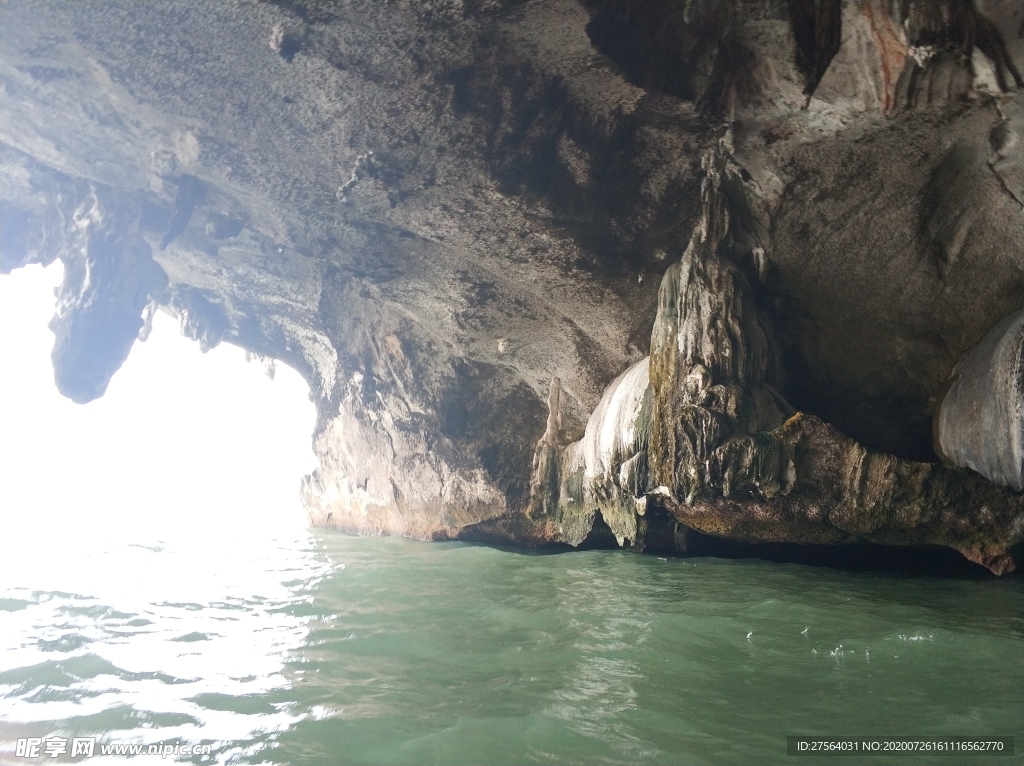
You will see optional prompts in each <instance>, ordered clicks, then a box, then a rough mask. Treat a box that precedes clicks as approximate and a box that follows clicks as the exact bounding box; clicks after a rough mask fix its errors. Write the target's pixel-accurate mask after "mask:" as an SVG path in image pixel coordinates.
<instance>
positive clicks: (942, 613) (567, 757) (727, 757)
mask: <svg viewBox="0 0 1024 766" xmlns="http://www.w3.org/2000/svg"><path fill="white" fill-rule="evenodd" d="M7 554H8V555H7V557H6V558H5V559H4V562H3V563H2V564H0V578H2V579H0V763H8V762H10V763H28V762H29V761H28V760H26V759H19V758H17V757H16V756H15V755H14V752H13V750H14V747H15V745H14V742H15V740H17V739H18V738H24V737H46V736H48V735H51V734H61V735H62V736H65V737H72V736H97V737H99V739H100V741H103V742H137V743H153V742H161V743H167V742H181V743H192V744H195V743H207V744H210V745H211V746H212V754H211V755H210V756H206V757H197V758H192V759H191V760H194V761H195V762H226V763H284V764H325V763H338V764H349V763H351V764H487V763H500V764H520V763H539V764H569V763H573V764H576V763H579V764H632V763H655V764H705V763H706V764H718V763H722V764H761V763H794V764H806V763H838V764H850V763H862V762H892V763H905V764H908V765H909V764H913V763H949V764H953V763H960V762H964V761H965V760H966V762H968V763H977V764H981V763H1020V762H1022V758H1021V756H1020V753H1021V751H1022V748H1024V741H1022V739H1021V737H1022V734H1024V731H1022V729H1024V727H1022V712H1024V683H1022V669H1024V642H1022V628H1024V582H1022V581H1021V580H1019V579H1017V580H1002V581H997V580H974V581H966V580H946V579H938V578H914V579H907V578H898V577H891V576H871V575H864V574H848V573H842V572H837V571H832V570H827V569H815V568H809V567H804V566H798V565H779V564H772V563H766V562H759V561H736V560H721V559H692V560H683V559H669V560H660V559H658V558H655V557H645V556H637V555H632V554H628V553H621V552H614V551H590V552H576V553H568V554H560V555H548V556H530V555H521V554H515V553H509V552H505V551H498V550H494V549H490V548H485V547H474V546H468V545H461V544H448V543H445V544H436V543H417V542H412V541H408V540H400V539H367V538H352V537H346V536H342V535H336V534H319V533H316V534H311V533H308V532H305V531H297V532H295V533H294V534H290V535H278V536H277V537H269V538H258V537H253V538H252V539H249V540H242V541H239V540H237V539H232V538H231V537H223V538H221V539H217V540H214V541H208V542H206V543H203V544H201V545H200V544H198V543H196V542H195V541H193V540H189V539H187V538H186V539H182V540H178V541H165V540H158V541H152V542H151V543H144V544H140V543H138V542H135V543H132V542H129V541H127V540H125V541H120V542H115V541H108V542H106V543H105V544H102V545H93V546H90V547H87V548H84V549H83V547H82V546H77V547H76V546H74V545H73V544H70V543H69V544H68V545H67V546H66V547H65V548H64V549H62V550H61V551H59V552H56V553H55V552H54V551H52V550H48V549H47V548H46V546H45V545H40V546H30V547H29V549H28V550H24V549H21V550H15V549H14V548H13V546H12V547H11V548H10V549H9V550H8V551H7ZM793 734H810V735H859V736H863V735H915V736H917V735H920V736H924V735H935V736H952V735H961V736H962V735H967V736H997V735H1002V736H1007V735H1009V736H1014V737H1015V738H1016V742H1015V746H1016V753H1017V755H1015V756H1014V757H1002V758H971V759H963V758H960V759H957V758H940V757H934V756H933V757H931V758H921V757H913V758H900V759H876V760H874V761H872V760H870V759H869V760H864V759H858V760H855V759H849V758H840V759H838V760H837V759H835V758H826V759H810V758H795V757H791V756H787V755H786V739H785V738H786V736H787V735H793ZM40 760H41V761H45V762H53V761H52V760H51V759H49V758H45V757H44V758H41V759H40ZM147 760H152V761H153V762H154V763H156V762H160V763H167V762H169V761H167V760H161V759H159V758H155V757H154V758H153V759H147V757H146V756H142V757H139V758H136V759H133V760H132V761H131V762H132V763H144V762H147ZM185 760H189V759H185ZM76 762H78V761H77V760H76ZM89 762H90V763H101V762H110V763H114V762H124V759H123V758H118V757H113V756H111V757H109V758H107V759H104V758H102V757H100V756H99V755H97V756H96V757H94V758H92V759H90V760H89Z"/></svg>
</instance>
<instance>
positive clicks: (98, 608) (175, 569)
mask: <svg viewBox="0 0 1024 766" xmlns="http://www.w3.org/2000/svg"><path fill="white" fill-rule="evenodd" d="M274 531H275V532H277V534H276V535H274V534H271V533H270V532H268V530H252V531H251V533H249V534H246V533H244V532H242V531H241V530H237V529H236V530H234V536H233V537H229V536H228V534H227V533H228V532H229V530H227V529H224V530H221V532H222V533H223V534H217V532H216V531H214V532H213V534H210V535H204V536H201V537H200V536H183V535H182V536H179V537H176V538H171V539H159V540H154V539H145V540H142V541H141V542H129V540H130V539H131V538H130V537H128V538H122V539H114V540H111V539H109V538H108V539H104V540H100V539H96V538H93V539H89V538H88V536H83V534H78V535H75V536H65V535H54V534H50V535H47V536H46V537H44V538H41V539H40V538H37V539H40V543H39V544H38V545H26V546H22V547H20V548H12V549H10V550H8V551H7V555H5V556H4V557H3V559H2V560H0V585H2V588H0V721H2V722H3V723H2V724H0V742H2V743H3V744H0V748H2V749H3V750H8V749H9V748H11V747H12V746H13V741H14V740H15V739H17V738H18V737H40V736H43V737H45V736H48V735H51V734H58V733H59V734H60V735H61V736H83V735H84V736H90V735H97V736H101V737H102V738H103V739H104V740H109V741H113V742H141V743H146V744H148V743H153V742H166V741H168V740H180V741H182V742H184V743H197V742H210V743H214V744H215V745H218V744H219V745H224V744H226V743H228V742H232V743H234V744H235V745H237V743H239V742H247V741H248V742H251V743H254V744H255V743H256V742H257V740H259V741H260V742H261V743H262V742H266V741H270V740H272V737H268V736H267V735H268V734H270V733H272V732H275V731H280V730H282V729H284V728H286V727H287V726H289V725H290V724H292V723H294V722H295V721H296V720H298V719H299V718H301V715H300V714H299V713H297V712H296V711H294V710H293V709H292V707H293V706H292V705H291V704H290V703H289V702H287V701H286V697H285V695H282V696H281V702H280V703H271V702H268V701H267V698H266V697H265V696H264V697H263V698H262V699H257V698H256V697H257V695H267V694H268V693H271V692H274V691H275V690H285V689H287V687H288V686H289V685H290V682H289V681H288V679H287V678H286V677H285V675H284V673H283V670H284V664H285V662H286V661H287V660H288V658H289V655H290V654H291V653H292V652H294V651H295V650H297V649H300V648H301V647H302V646H303V643H304V641H305V639H306V637H307V635H308V630H309V622H310V619H311V616H312V615H313V614H314V613H315V612H314V610H313V608H312V599H313V596H312V593H313V590H314V589H315V587H316V585H317V584H318V583H319V582H320V581H321V579H322V578H323V577H325V576H326V575H327V574H328V573H329V572H330V569H331V567H330V564H329V562H327V561H326V559H325V558H324V557H322V556H320V555H319V554H318V553H317V550H316V545H315V542H314V539H313V538H312V536H311V535H310V534H309V533H308V532H306V531H304V530H301V529H298V528H295V529H292V530H281V529H277V530H274ZM282 532H283V533H282ZM135 539H136V540H138V539H139V538H138V537H137V536H136V537H135ZM240 713H241V715H240ZM223 755H225V754H224V753H223V752H222V753H221V756H223ZM0 756H2V750H0ZM94 760H95V759H94Z"/></svg>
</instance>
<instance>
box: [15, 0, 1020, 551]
mask: <svg viewBox="0 0 1024 766" xmlns="http://www.w3.org/2000/svg"><path fill="white" fill-rule="evenodd" d="M1017 6H1018V4H1017V3H1014V2H1010V1H1009V0H977V2H974V3H966V2H959V1H957V2H953V1H952V0H949V1H948V2H947V1H946V0H908V2H902V3H890V2H887V0H856V2H854V0H799V1H794V2H779V1H778V0H737V1H736V2H732V1H731V0H694V1H693V2H682V1H680V2H675V0H657V1H656V2H655V1H653V0H652V1H651V2H639V1H631V0H601V1H600V2H582V0H545V1H544V2H526V3H522V2H514V1H513V0H494V1H493V2H492V1H491V0H488V1H487V2H454V3H453V2H447V1H445V2H441V1H440V0H438V1H435V0H424V1H423V2H417V3H405V4H401V3H400V4H380V3H336V2H328V0H289V2H269V1H267V2H265V1H263V0H253V1H251V2H239V3H228V4H225V3H208V2H202V1H201V0H153V1H152V2H145V3H139V2H136V1H135V0H103V2H96V3H88V4H83V3H45V4H40V3H38V2H34V1H33V0H7V1H6V2H4V3H3V4H2V5H0V81H2V90H0V107H2V108H0V114H2V119H0V166H2V167H0V170H2V175H3V179H4V183H3V184H0V270H3V271H4V272H5V273H6V272H9V271H10V270H11V269H14V268H18V267H20V266H23V265H26V264H30V263H50V262H52V261H53V260H55V259H57V258H59V259H61V260H62V261H63V262H64V264H65V268H66V270H67V273H68V282H67V284H66V286H65V290H64V293H63V297H62V300H61V308H60V313H59V316H58V317H57V318H56V319H55V324H54V327H55V330H56V331H57V336H58V338H57V344H56V346H55V351H54V365H55V372H56V376H57V378H58V381H59V385H60V386H61V388H62V390H64V391H65V392H67V393H68V394H69V395H71V396H72V397H74V398H76V399H79V400H86V399H89V398H93V397H95V396H98V395H100V394H101V393H102V392H103V390H104V389H105V387H106V384H107V381H108V380H109V378H110V376H111V375H112V374H114V372H115V371H116V369H117V367H118V366H119V364H120V363H121V361H123V359H124V358H125V356H126V354H128V353H129V352H130V349H131V346H132V343H133V340H134V339H135V338H136V337H137V336H138V335H140V328H141V335H145V332H146V330H145V327H146V317H147V316H150V315H151V314H152V311H154V310H155V309H156V308H160V309H162V310H167V311H171V312H172V313H175V314H176V315H177V316H178V317H179V318H180V320H181V323H182V330H183V332H185V333H186V334H187V335H188V336H189V337H192V338H194V339H195V340H196V341H197V342H199V343H200V344H201V346H202V347H203V348H211V347H213V346H215V345H216V344H217V343H221V342H229V343H233V344H237V345H239V346H241V347H243V348H245V349H246V350H248V351H250V352H252V353H254V354H257V355H259V356H262V357H265V358H267V359H272V360H278V361H280V362H282V363H285V364H288V365H290V366H292V367H294V368H295V369H297V370H298V371H299V372H300V373H301V374H302V375H303V376H304V377H305V378H306V380H307V381H308V382H309V384H310V390H311V395H312V398H313V399H314V400H315V402H316V406H317V411H318V419H317V425H316V432H315V434H314V445H315V450H316V453H317V456H318V460H319V464H318V467H317V470H316V471H314V472H313V474H312V475H311V476H310V477H308V478H307V479H306V481H305V482H304V484H303V499H304V502H305V503H306V505H307V507H308V508H309V510H310V514H311V518H312V520H313V522H314V523H316V524H325V525H328V526H334V527H338V528H342V529H348V530H353V531H359V532H372V533H382V534H384V533H387V534H409V535H414V536H417V537H422V538H450V537H461V538H465V539H469V538H472V539H477V540H483V541H489V542H504V543H509V544H514V545H519V546H525V545H534V544H546V543H552V542H561V543H566V542H568V543H573V544H576V543H581V544H582V543H583V542H586V541H588V540H589V541H590V543H593V542H594V540H595V539H596V538H597V537H601V536H602V535H603V536H604V537H603V538H602V544H604V542H606V541H607V540H609V539H610V540H616V541H618V542H619V543H621V544H623V545H626V546H629V547H632V548H637V549H640V548H643V547H644V546H646V545H648V542H649V541H653V540H654V539H655V538H658V539H662V538H666V539H670V540H671V539H675V537H677V535H676V534H675V532H676V531H679V530H678V529H677V530H675V531H673V530H672V529H669V530H668V531H667V533H666V532H665V530H661V531H659V528H658V525H659V524H662V523H663V522H664V521H665V519H666V518H670V519H671V522H670V523H671V524H683V525H686V524H692V525H693V527H694V528H699V529H704V530H705V531H711V532H714V533H716V534H723V535H728V536H731V537H733V538H735V539H766V540H767V539H772V540H783V539H785V540H790V541H793V542H803V541H814V540H817V541H856V540H862V539H871V540H878V541H888V542H892V543H898V544H904V543H912V542H921V541H938V542H939V543H941V544H943V545H948V546H950V547H954V548H956V549H957V550H963V551H965V555H970V556H972V557H973V559H974V560H976V561H984V562H988V563H987V564H986V565H989V566H991V567H992V568H993V569H998V570H999V571H1008V569H1009V568H1011V567H1012V566H1013V565H1014V562H1015V560H1016V559H1015V556H1016V555H1018V554H1017V553H1014V551H1017V550H1019V548H1016V549H1015V548H1014V547H1013V546H1014V545H1016V543H1014V542H1013V541H1014V540H1016V539H1017V538H1016V537H1014V535H1015V534H1016V533H1015V532H1013V530H1014V529H1016V528H1017V527H1014V526H1013V523H1011V522H1010V521H1008V519H1010V518H1011V517H1012V516H1013V513H1014V511H1013V508H1014V507H1015V506H1014V502H1016V500H1014V498H1015V497H1019V496H1018V495H1014V494H1013V492H1012V490H1009V489H1006V488H1004V487H998V486H996V485H994V484H992V483H991V482H987V481H986V480H985V479H983V478H981V477H979V476H977V475H974V474H971V473H970V472H967V471H955V470H952V469H947V468H940V467H936V466H931V465H926V462H927V461H929V460H932V461H933V460H935V457H936V456H935V454H934V451H933V448H932V436H931V423H932V420H933V416H934V415H935V407H936V402H937V401H938V400H939V399H940V398H941V393H942V389H943V386H944V384H945V382H946V381H947V380H948V378H949V376H950V374H951V373H952V370H953V367H954V366H955V365H956V364H957V362H958V361H959V360H960V359H961V357H962V356H963V355H964V354H965V353H967V352H968V351H969V349H971V348H974V347H976V346H978V344H979V343H981V342H982V338H983V336H985V334H986V333H987V332H988V331H989V330H990V329H991V328H992V327H993V326H994V325H996V324H997V323H998V322H1000V321H1001V320H1002V319H1003V318H1005V317H1007V316H1010V315H1012V314H1014V313H1015V312H1018V311H1020V309H1021V306H1024V282H1022V280H1021V278H1020V275H1021V273H1022V272H1021V269H1022V260H1021V258H1022V253H1024V203H1022V200H1024V187H1022V184H1021V181H1022V179H1024V142H1022V141H1021V136H1022V135H1024V106H1022V104H1021V100H1020V88H1021V80H1020V72H1021V70H1022V68H1024V40H1022V38H1021V36H1020V32H1019V25H1020V19H1019V8H1018V7H1017ZM76 216H77V218H76ZM76 221H77V223H76ZM161 244H164V245H165V248H166V249H163V250H161V249H160V246H161ZM659 285H660V288H659ZM553 379H557V380H558V381H559V384H558V386H557V392H555V391H554V389H552V388H551V381H552V380H553ZM546 401H547V402H548V406H547V407H546V406H545V402H546ZM791 405H792V406H791ZM796 411H800V412H802V413H805V414H804V415H803V417H802V418H800V419H799V420H798V421H793V420H792V416H793V415H794V413H795V412H796ZM546 418H547V422H546V421H545V419H546ZM794 422H796V423H803V424H804V425H803V426H800V427H799V428H797V427H796V426H795V425H792V424H793V423H794ZM787 423H789V424H790V425H789V426H788V427H787V425H786V424H787ZM826 423H827V424H828V425H825V424H826ZM809 424H820V425H815V426H814V427H813V428H812V427H811V425H809ZM832 427H834V428H832ZM830 429H831V430H830ZM844 434H845V435H846V436H844ZM847 438H849V443H847V442H844V441H842V440H843V439H847ZM538 439H540V441H539V443H538ZM840 444H844V445H846V446H842V447H840V446H837V445H840ZM829 445H832V446H829ZM850 445H853V446H850ZM826 447H827V449H826ZM819 448H820V449H819ZM830 450H831V451H830ZM861 451H863V454H864V455H865V456H867V457H865V458H864V460H865V461H866V462H865V465H868V466H869V467H870V468H871V471H870V472H869V474H870V476H872V477H873V478H872V480H871V483H870V487H869V488H868V489H870V492H868V491H867V490H863V489H857V487H856V486H855V483H851V482H852V481H853V480H852V479H851V480H850V481H846V480H845V479H844V482H845V483H842V482H840V484H841V486H842V487H845V488H846V489H843V490H842V492H841V493H840V496H836V497H833V496H832V495H828V496H827V498H826V494H827V493H828V492H832V491H833V489H832V483H834V482H835V481H836V476H838V475H839V474H835V473H834V472H835V471H837V470H839V467H840V466H845V465H847V464H849V465H853V464H854V463H857V461H856V460H854V459H853V457H850V456H855V455H860V454H861ZM826 453H827V454H834V455H836V456H839V455H845V456H847V457H846V458H843V460H845V461H846V462H843V461H842V460H841V461H839V462H831V463H830V462H828V461H825V462H821V461H816V460H815V459H813V458H814V455H818V454H826ZM847 458H849V459H847ZM1003 458H1005V455H1001V456H1000V457H998V458H990V457H987V458H986V460H987V461H989V462H992V461H993V460H994V461H995V462H996V463H999V464H1000V465H1002V463H1001V462H1000V461H1002V460H1003ZM836 460H839V457H837V458H836ZM922 466H924V467H922ZM843 470H845V469H843ZM851 470H852V469H851ZM858 475H860V474H858ZM993 475H995V474H993ZM842 476H847V477H850V476H854V473H850V472H849V471H847V473H844V474H842ZM865 492H867V494H865ZM823 493H825V494H823ZM858 493H859V494H858ZM872 493H874V494H872ZM878 493H881V494H878ZM915 493H917V494H915ZM964 493H967V494H966V495H965V494H964ZM876 495H877V497H881V498H882V499H877V497H876ZM968 496H969V497H968ZM975 496H976V497H979V498H984V505H983V506H978V507H975V504H972V503H973V501H970V500H969V498H970V497H975ZM829 498H831V499H829ZM864 498H867V499H868V500H870V502H871V504H872V505H871V507H872V508H884V509H886V510H885V513H886V514H890V515H895V516H899V515H900V514H904V515H905V509H906V508H917V509H918V511H915V512H914V513H916V514H917V515H916V516H914V515H913V514H911V515H910V516H906V518H907V519H911V517H913V518H916V519H919V520H920V527H919V528H917V529H916V531H915V527H914V526H913V524H912V523H911V522H910V521H907V522H906V523H903V522H900V524H895V525H894V524H891V523H879V524H874V522H871V523H868V521H867V520H866V519H869V518H870V519H874V518H875V517H876V516H877V514H876V513H875V512H874V511H872V512H871V513H870V514H868V515H867V516H864V515H863V514H860V512H859V511H857V509H858V508H861V505H860V503H861V500H863V499H864ZM872 498H874V499H872ZM886 498H889V499H886ZM965 498H967V499H965ZM826 500H827V501H826ZM883 501H884V502H883ZM688 503H692V505H691V504H688ZM957 503H960V504H961V505H962V506H963V509H964V510H963V513H964V514H966V515H965V516H964V519H966V520H964V519H961V518H960V511H958V510H957V508H958V506H957ZM983 508H985V509H988V510H983ZM666 509H670V510H666ZM716 509H718V510H716ZM815 509H817V510H815ZM828 509H831V510H828ZM901 509H904V510H901ZM726 512H728V514H731V515H728V516H727V515H726ZM879 513H881V511H879ZM906 513H909V512H906ZM844 514H845V515H844ZM936 514H937V515H936ZM833 515H835V519H840V518H842V519H845V520H844V521H843V523H842V525H841V529H840V527H839V526H836V525H834V524H832V522H831V521H830V519H831V518H832V516H833ZM656 517H657V518H656ZM847 517H849V518H847ZM986 519H987V520H986ZM873 524H874V526H873ZM901 524H902V526H901ZM958 529H962V530H963V531H962V533H960V532H957V530H958ZM836 530H839V531H836ZM843 530H845V531H843ZM865 530H866V531H865ZM685 536H686V533H685V530H683V531H682V532H680V534H679V535H678V537H679V538H680V539H682V538H684V537H685ZM652 544H653V543H652Z"/></svg>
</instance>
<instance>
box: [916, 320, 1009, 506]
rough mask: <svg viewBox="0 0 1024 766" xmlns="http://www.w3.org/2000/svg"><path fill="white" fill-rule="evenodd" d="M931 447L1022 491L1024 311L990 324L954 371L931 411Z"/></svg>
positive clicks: (945, 456)
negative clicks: (933, 420) (932, 426)
mask: <svg viewBox="0 0 1024 766" xmlns="http://www.w3.org/2000/svg"><path fill="white" fill-rule="evenodd" d="M935 449H936V451H937V452H938V453H939V454H940V455H941V456H942V457H943V458H945V459H946V460H948V461H949V462H950V463H953V464H954V465H959V466H963V467H965V468H971V469H973V470H975V471H977V472H978V473H980V474H981V475H982V476H984V477H986V478H987V479H990V480H991V481H994V482H996V483H997V484H1005V485H1006V486H1009V487H1013V488H1014V489H1016V490H1018V491H1021V490H1024V311H1018V312H1017V313H1016V314H1013V315H1012V316H1009V317H1007V318H1006V319H1004V320H1003V321H1002V322H1000V323H999V324H997V325H996V326H995V327H993V328H992V330H990V331H989V333H988V334H987V335H986V336H985V337H984V338H983V339H982V341H981V343H979V344H978V345H977V346H976V347H975V348H973V349H971V350H970V351H968V352H967V353H966V354H965V355H964V357H963V359H961V360H960V362H959V363H958V364H957V366H956V368H955V369H954V370H953V376H952V378H951V379H950V383H949V388H948V390H947V391H946V395H945V396H944V397H943V399H942V402H941V404H940V405H939V407H938V410H937V412H936V415H935Z"/></svg>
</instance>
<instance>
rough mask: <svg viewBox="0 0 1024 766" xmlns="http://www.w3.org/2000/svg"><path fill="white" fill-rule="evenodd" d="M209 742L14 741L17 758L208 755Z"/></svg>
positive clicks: (27, 738)
mask: <svg viewBox="0 0 1024 766" xmlns="http://www.w3.org/2000/svg"><path fill="white" fill-rule="evenodd" d="M212 751H213V746H212V745H186V744H182V743H180V742H178V743H170V742H156V743H153V744H150V745H142V744H132V743H116V742H99V743H97V741H96V737H70V738H69V737H57V736H51V737H22V738H21V739H19V740H18V742H17V747H16V748H15V751H14V755H15V757H16V758H58V757H60V756H64V760H67V758H71V759H72V760H74V759H75V758H92V757H93V756H94V755H159V756H161V757H163V758H170V757H174V756H180V755H210V754H211V752H212Z"/></svg>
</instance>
